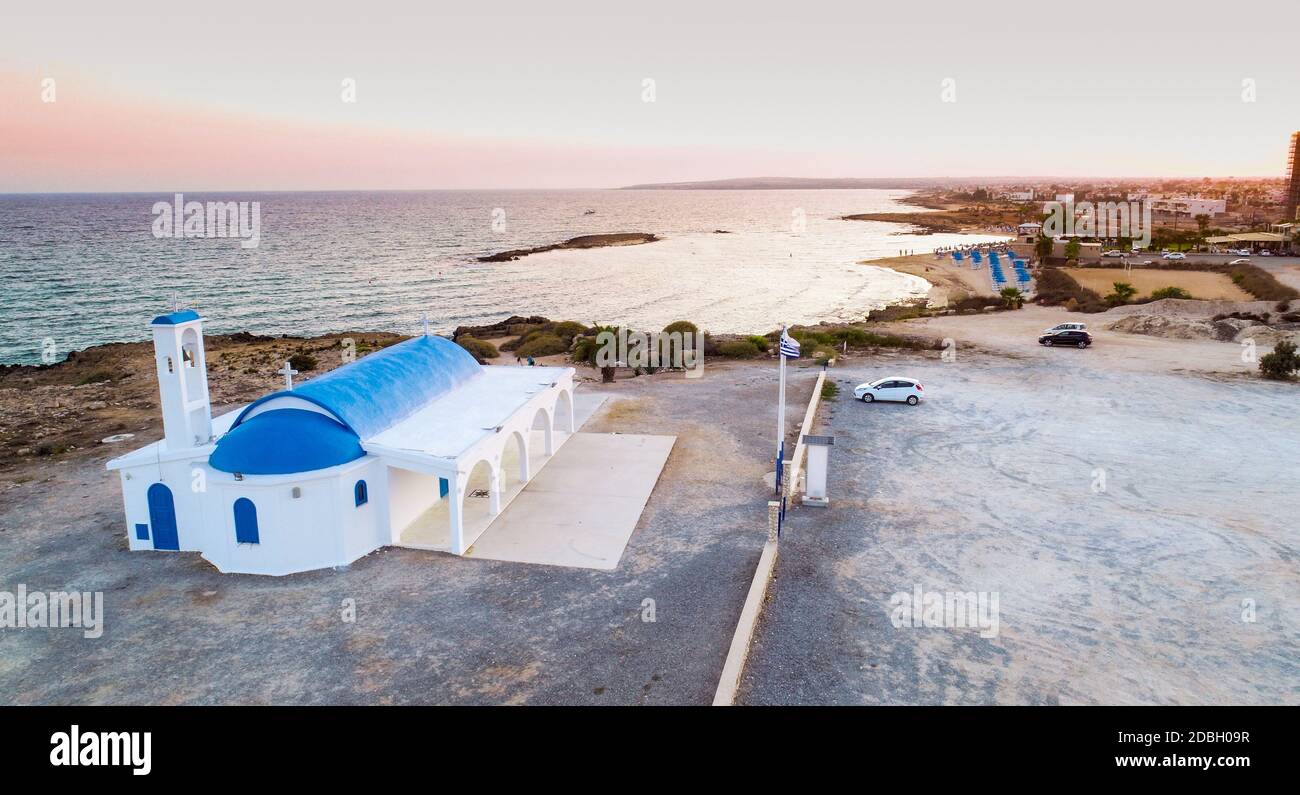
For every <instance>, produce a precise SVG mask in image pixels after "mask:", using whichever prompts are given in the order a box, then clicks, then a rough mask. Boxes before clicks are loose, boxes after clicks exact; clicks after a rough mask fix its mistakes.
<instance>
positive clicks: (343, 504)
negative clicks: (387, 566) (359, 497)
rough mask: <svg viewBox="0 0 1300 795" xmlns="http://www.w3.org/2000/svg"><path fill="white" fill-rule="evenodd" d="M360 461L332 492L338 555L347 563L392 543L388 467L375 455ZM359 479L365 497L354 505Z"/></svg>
mask: <svg viewBox="0 0 1300 795" xmlns="http://www.w3.org/2000/svg"><path fill="white" fill-rule="evenodd" d="M361 460H362V461H363V462H365V463H364V465H363V466H361V467H358V468H357V469H356V470H355V471H353V472H351V474H349V475H347V476H345V477H341V478H340V479H339V483H338V488H337V489H336V492H335V500H336V503H337V505H338V515H339V517H340V519H341V524H342V535H341V543H342V553H341V554H342V558H343V560H344V561H345V562H348V563H350V562H352V561H354V560H356V559H357V558H359V557H362V556H363V555H369V554H370V553H371V552H374V551H375V550H376V549H379V548H380V547H383V546H387V545H389V544H391V543H392V539H391V535H392V534H391V533H390V532H389V522H388V511H389V507H388V467H387V466H386V465H384V464H383V463H381V462H380V461H379V459H377V458H375V457H374V456H367V457H366V458H363V459H361ZM358 480H364V481H365V482H366V491H367V497H368V498H367V500H366V503H365V505H361V506H358V505H357V504H356V491H355V489H356V484H357V481H358ZM435 493H436V492H435Z"/></svg>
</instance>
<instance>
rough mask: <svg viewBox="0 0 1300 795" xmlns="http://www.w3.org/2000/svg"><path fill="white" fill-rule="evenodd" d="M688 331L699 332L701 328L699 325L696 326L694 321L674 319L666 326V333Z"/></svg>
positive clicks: (683, 332)
mask: <svg viewBox="0 0 1300 795" xmlns="http://www.w3.org/2000/svg"><path fill="white" fill-rule="evenodd" d="M687 332H690V333H691V334H699V333H700V329H699V327H698V326H696V325H695V324H694V323H692V322H691V321H689V320H674V321H673V322H671V323H669V324H668V325H666V326H664V333H665V334H673V333H680V334H685V333H687Z"/></svg>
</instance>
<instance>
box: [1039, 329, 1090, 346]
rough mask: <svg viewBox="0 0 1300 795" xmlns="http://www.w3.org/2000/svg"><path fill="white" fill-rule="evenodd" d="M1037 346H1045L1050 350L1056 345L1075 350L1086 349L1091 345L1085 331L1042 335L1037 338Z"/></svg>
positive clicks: (1088, 335)
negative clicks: (1070, 346)
mask: <svg viewBox="0 0 1300 795" xmlns="http://www.w3.org/2000/svg"><path fill="white" fill-rule="evenodd" d="M1038 344H1039V345H1046V346H1047V347H1049V348H1051V347H1053V346H1056V345H1072V346H1074V347H1076V348H1086V347H1088V346H1089V345H1091V344H1092V335H1091V334H1089V333H1088V332H1086V331H1058V332H1057V333H1055V334H1044V335H1043V336H1041V337H1039V338H1038Z"/></svg>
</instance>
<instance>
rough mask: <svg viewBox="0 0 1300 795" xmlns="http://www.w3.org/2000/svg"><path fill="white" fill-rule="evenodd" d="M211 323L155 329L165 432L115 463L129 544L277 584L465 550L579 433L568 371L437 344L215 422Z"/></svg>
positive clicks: (166, 321) (393, 349) (392, 355)
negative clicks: (481, 359)
mask: <svg viewBox="0 0 1300 795" xmlns="http://www.w3.org/2000/svg"><path fill="white" fill-rule="evenodd" d="M202 323H203V320H202V318H200V317H199V316H198V314H197V313H195V312H193V311H191V310H184V311H179V312H173V313H171V314H168V315H163V316H160V317H158V318H155V319H154V321H153V322H152V323H151V324H150V327H151V329H152V331H153V337H154V350H155V371H156V374H157V378H158V383H159V394H160V396H161V400H162V414H163V432H164V436H163V439H161V440H160V441H158V442H155V443H154V444H151V445H147V446H145V447H143V448H140V449H138V450H135V451H133V452H131V453H128V454H126V455H124V456H121V457H119V458H115V459H113V460H112V461H110V462H108V465H107V466H108V469H110V470H112V471H116V472H118V475H119V477H120V479H121V485H122V497H123V503H124V509H125V513H126V528H127V540H128V543H129V546H130V548H131V549H132V550H168V551H192V552H198V553H200V554H201V555H202V556H203V557H204V558H206V559H207V560H208V561H210V562H211V563H212V564H213V565H214V566H216V567H217V568H218V569H219V570H221V571H223V572H242V573H251V574H271V575H283V574H291V573H294V572H300V571H309V570H312V569H320V568H325V567H331V566H341V565H346V564H348V563H351V562H352V561H354V560H356V559H357V558H360V557H362V556H364V555H366V554H368V553H370V552H373V551H374V550H376V549H378V548H380V547H383V546H389V545H401V546H411V547H418V548H422V549H434V550H440V551H445V552H450V553H452V554H456V555H462V554H465V553H466V551H467V550H468V549H469V548H470V546H471V545H472V544H473V543H474V541H475V539H476V538H477V537H478V536H479V535H480V534H481V533H482V532H483V531H484V530H486V529H487V527H488V526H489V525H490V524H491V523H492V521H493V520H494V519H495V518H496V517H497V516H498V515H500V513H501V511H502V510H503V509H504V507H505V506H506V505H507V504H508V503H509V501H510V500H511V499H513V498H514V496H515V495H517V494H518V493H519V492H520V491H521V490H522V489H523V486H524V485H525V484H526V483H527V482H528V481H529V480H530V479H531V478H532V477H533V476H534V475H535V474H536V471H537V469H538V468H540V466H542V465H544V464H545V463H546V462H547V461H548V460H549V458H550V456H551V455H553V454H554V452H555V450H556V449H557V448H558V447H559V445H560V444H562V443H563V441H564V440H565V439H567V438H568V436H569V435H570V434H572V433H573V432H574V430H575V426H574V412H573V373H574V371H573V369H572V368H568V367H508V366H499V367H485V366H482V365H479V364H478V363H477V362H476V361H475V360H474V358H473V357H472V356H471V355H470V354H469V353H468V352H467V351H465V350H464V349H462V348H461V347H460V346H459V345H457V344H456V343H454V342H452V341H451V340H447V339H445V338H442V337H437V336H431V335H424V336H420V337H414V338H412V339H409V340H406V341H404V342H401V343H398V344H396V345H392V346H390V347H387V348H384V349H382V350H379V351H376V352H374V353H371V354H369V355H367V356H364V357H362V358H361V359H358V360H357V361H355V362H352V363H349V364H345V365H343V366H341V367H339V368H337V369H335V370H333V371H331V372H329V373H326V374H324V375H322V376H319V377H317V378H315V379H312V380H310V381H307V382H305V383H303V384H301V385H300V386H297V387H294V386H293V385H292V381H291V375H286V382H288V383H287V384H286V386H287V388H286V389H284V390H281V391H279V392H274V393H272V394H269V395H267V396H265V397H263V398H261V399H259V400H257V401H255V402H253V403H251V404H249V405H247V406H245V407H243V408H242V409H239V410H236V411H232V412H229V413H227V414H225V415H223V416H221V417H217V418H215V419H214V418H213V417H212V413H211V405H210V403H209V398H208V388H207V373H206V358H205V352H204V346H203V331H202ZM286 370H287V367H286Z"/></svg>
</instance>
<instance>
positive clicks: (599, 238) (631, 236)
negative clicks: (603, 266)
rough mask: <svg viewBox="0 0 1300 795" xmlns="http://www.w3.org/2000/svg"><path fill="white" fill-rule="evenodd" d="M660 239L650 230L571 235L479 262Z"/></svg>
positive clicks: (484, 258) (510, 259)
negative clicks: (559, 240) (550, 242)
mask: <svg viewBox="0 0 1300 795" xmlns="http://www.w3.org/2000/svg"><path fill="white" fill-rule="evenodd" d="M657 240H659V236H658V235H654V234H652V233H650V232H618V233H615V234H609V235H580V236H578V237H571V238H569V239H568V240H565V241H563V242H561V243H552V244H551V245H549V246H537V247H536V248H517V249H511V250H510V251H501V252H498V253H496V254H488V255H487V256H485V257H479V258H478V261H479V262H512V261H514V260H517V259H519V258H520V257H526V256H528V255H529V254H541V253H542V252H544V251H558V250H560V249H570V248H607V247H609V246H639V245H641V244H642V243H653V242H655V241H657Z"/></svg>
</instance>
